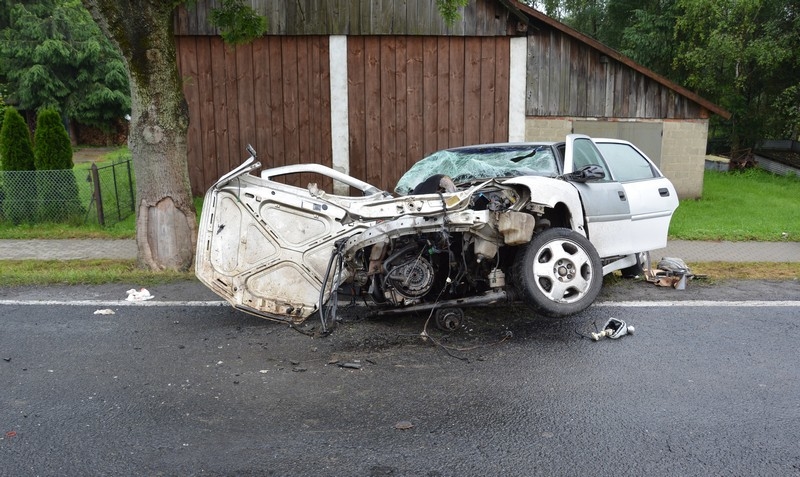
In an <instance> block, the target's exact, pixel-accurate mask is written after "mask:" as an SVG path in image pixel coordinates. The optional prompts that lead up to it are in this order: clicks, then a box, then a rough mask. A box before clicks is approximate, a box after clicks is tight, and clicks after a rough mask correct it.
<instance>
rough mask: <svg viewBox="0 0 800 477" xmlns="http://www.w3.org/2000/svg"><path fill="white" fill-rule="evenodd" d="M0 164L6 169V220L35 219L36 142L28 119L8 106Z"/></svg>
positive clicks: (0, 135) (0, 133) (0, 142)
mask: <svg viewBox="0 0 800 477" xmlns="http://www.w3.org/2000/svg"><path fill="white" fill-rule="evenodd" d="M0 157H2V162H0V166H1V167H2V171H4V172H3V176H4V177H3V179H4V180H3V187H4V194H3V220H7V221H10V222H12V223H14V224H20V223H23V222H33V221H34V220H35V214H36V181H35V179H34V172H32V171H33V170H34V160H33V145H32V144H31V136H30V133H29V131H28V126H27V124H25V119H24V118H23V117H22V115H21V114H20V113H19V111H17V110H16V109H15V108H13V107H7V108H6V113H5V116H4V118H3V127H2V129H0Z"/></svg>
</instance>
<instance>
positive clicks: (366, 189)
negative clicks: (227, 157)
mask: <svg viewBox="0 0 800 477" xmlns="http://www.w3.org/2000/svg"><path fill="white" fill-rule="evenodd" d="M601 150H602V151H603V152H602V153H601ZM249 152H250V154H251V157H250V158H249V159H248V160H247V161H246V162H245V163H244V164H242V165H241V166H240V167H238V168H236V169H235V170H233V171H231V172H230V173H228V174H226V175H225V176H223V177H222V178H220V180H219V181H218V182H217V183H216V184H214V185H213V186H212V187H211V188H210V189H209V191H208V193H207V195H206V197H205V202H204V205H203V212H202V217H201V222H200V231H199V234H198V244H197V257H196V273H197V276H198V278H199V279H200V280H201V281H202V282H203V283H204V284H206V285H207V286H208V287H209V288H211V289H212V290H214V291H215V292H216V293H217V294H219V295H220V296H221V297H223V298H225V299H226V300H227V301H228V302H230V303H231V304H232V305H233V306H234V307H236V308H238V309H240V310H243V311H245V312H248V313H252V314H255V315H258V316H261V317H264V318H268V319H273V320H280V321H285V322H289V323H291V324H295V325H297V324H300V323H302V322H303V321H305V320H306V319H307V318H309V317H310V316H312V315H314V314H315V313H316V314H318V316H319V318H320V319H321V322H322V330H323V331H327V330H328V329H329V328H330V326H331V324H332V320H333V319H334V318H335V311H336V303H337V302H338V296H337V293H339V292H345V291H346V292H348V293H350V294H353V295H356V296H363V297H364V298H365V299H366V300H367V301H368V303H370V304H371V305H374V310H375V312H376V313H377V314H387V313H397V312H410V311H419V310H427V311H429V312H430V313H431V315H432V316H435V318H436V320H435V323H436V324H437V325H438V326H439V327H440V328H445V329H453V328H456V327H457V326H459V323H460V320H461V317H462V316H463V312H462V311H461V309H462V308H463V307H467V306H475V305H487V304H492V303H510V302H515V301H521V302H524V303H526V304H527V305H529V306H530V307H531V308H532V309H533V310H534V311H535V312H536V313H539V314H541V315H546V316H550V317H564V316H567V315H572V314H574V313H578V312H580V311H582V310H584V309H586V308H587V307H588V306H589V305H591V304H592V302H593V301H594V300H595V299H596V297H597V295H598V293H599V291H600V288H601V286H602V282H603V275H605V274H608V273H611V272H613V271H615V270H621V269H625V268H629V267H636V266H637V262H638V260H639V259H638V257H639V255H640V252H645V251H648V250H653V249H657V248H662V247H665V246H666V242H667V231H668V228H669V222H670V219H671V217H672V214H673V212H674V211H675V209H676V207H677V205H678V198H677V195H676V193H675V189H674V187H673V186H672V184H671V183H670V181H669V180H667V179H666V178H665V177H664V176H663V175H662V174H661V172H660V171H659V170H658V168H657V167H656V166H655V165H654V164H653V162H652V161H650V159H648V158H647V157H646V156H645V154H644V153H642V152H641V151H640V150H639V149H637V148H636V147H635V146H633V145H632V144H631V143H629V142H625V141H618V140H611V139H608V140H606V139H603V140H600V139H597V140H593V139H591V138H589V137H587V136H583V135H576V134H573V135H569V136H567V137H566V140H565V141H564V142H540V143H536V142H531V143H506V144H489V145H478V146H468V147H461V148H454V149H448V150H444V151H439V152H437V153H434V154H432V155H431V156H428V157H426V158H424V159H422V160H420V161H419V162H418V163H416V164H415V165H414V166H413V167H412V168H411V169H410V170H409V171H408V172H407V173H406V174H405V175H403V177H402V178H401V179H400V181H399V182H398V184H397V187H396V189H395V195H392V194H390V193H388V192H386V191H383V190H379V189H377V188H376V187H374V186H372V185H370V184H367V183H365V182H363V181H360V180H358V179H356V178H354V177H350V176H348V175H346V174H343V173H341V172H338V171H336V170H333V169H330V168H328V167H325V166H322V165H319V164H298V165H291V166H285V167H278V168H274V169H268V170H264V171H263V172H261V174H260V176H255V175H253V174H250V172H251V171H253V170H255V169H257V168H259V167H260V164H259V163H258V162H257V158H256V153H255V151H253V150H252V149H251V148H250V149H249ZM304 173H305V174H309V173H311V174H316V175H318V176H319V175H321V176H324V177H327V178H330V179H332V182H333V183H339V184H344V185H346V187H349V188H350V190H354V189H355V190H358V191H360V192H361V193H362V195H361V196H357V197H354V196H347V195H341V194H340V195H337V194H334V193H332V191H325V190H321V189H320V188H319V187H317V185H316V184H315V183H312V184H309V185H308V187H307V188H301V187H295V186H292V185H288V184H287V183H285V182H283V181H281V180H280V178H281V177H284V176H288V175H294V174H304ZM329 182H331V181H329ZM332 296H333V298H331V297H332Z"/></svg>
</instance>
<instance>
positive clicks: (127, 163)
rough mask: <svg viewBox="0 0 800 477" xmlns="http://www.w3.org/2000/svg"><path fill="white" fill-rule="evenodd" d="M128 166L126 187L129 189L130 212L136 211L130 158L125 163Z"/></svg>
mask: <svg viewBox="0 0 800 477" xmlns="http://www.w3.org/2000/svg"><path fill="white" fill-rule="evenodd" d="M125 164H126V165H127V166H128V188H129V189H130V191H131V212H136V200H135V199H136V196H134V195H133V171H131V160H130V159H128V161H127V162H126V163H125Z"/></svg>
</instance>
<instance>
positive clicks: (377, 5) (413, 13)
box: [174, 0, 516, 36]
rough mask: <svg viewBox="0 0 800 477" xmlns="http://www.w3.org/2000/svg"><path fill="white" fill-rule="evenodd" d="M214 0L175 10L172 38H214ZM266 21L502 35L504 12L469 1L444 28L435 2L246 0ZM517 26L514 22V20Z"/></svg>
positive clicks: (328, 31)
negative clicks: (211, 18) (210, 20)
mask: <svg viewBox="0 0 800 477" xmlns="http://www.w3.org/2000/svg"><path fill="white" fill-rule="evenodd" d="M219 3H220V2H219V0H196V1H195V2H190V3H189V4H188V5H187V4H186V3H184V4H182V5H181V6H179V7H178V8H177V9H176V14H175V22H174V24H175V34H176V35H190V36H191V35H212V36H214V35H218V34H219V31H218V30H217V29H216V28H214V27H212V26H211V25H209V23H208V12H209V11H210V10H211V9H212V8H216V7H217V6H218V5H219ZM245 3H247V4H249V5H250V6H252V7H253V8H254V9H255V10H256V11H257V12H259V13H260V14H261V15H263V16H265V17H266V18H267V21H268V22H269V27H268V32H267V34H268V35H437V36H438V35H445V36H447V35H456V36H482V35H490V36H491V35H506V34H508V28H509V24H508V23H509V11H508V9H507V8H505V7H504V6H503V5H502V4H501V3H500V2H499V1H497V0H474V1H471V2H470V3H469V5H467V7H465V8H464V9H463V10H462V12H461V18H460V19H459V20H458V21H456V22H455V23H454V24H453V25H447V24H446V23H445V22H444V20H443V19H442V17H441V15H440V14H439V11H438V9H437V8H436V2H434V0H293V1H291V2H276V1H274V0H248V1H246V2H245ZM513 23H514V24H516V21H514V22H513Z"/></svg>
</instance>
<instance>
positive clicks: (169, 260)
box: [82, 0, 197, 271]
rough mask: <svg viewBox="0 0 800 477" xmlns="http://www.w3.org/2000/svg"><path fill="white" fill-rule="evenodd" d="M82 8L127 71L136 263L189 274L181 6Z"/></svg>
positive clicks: (122, 2)
mask: <svg viewBox="0 0 800 477" xmlns="http://www.w3.org/2000/svg"><path fill="white" fill-rule="evenodd" d="M82 1H83V4H84V6H86V8H87V9H88V10H89V11H90V12H91V13H92V16H93V17H94V19H95V21H96V22H97V23H98V24H99V25H100V28H101V29H102V30H103V31H104V32H105V34H106V36H108V37H109V38H110V39H111V40H112V41H113V42H114V43H116V45H117V47H118V48H119V49H120V51H121V52H122V55H123V57H124V58H125V60H126V62H127V66H128V75H129V77H130V85H131V109H132V111H131V121H130V133H129V135H128V146H129V148H130V151H131V156H132V157H133V164H134V170H135V172H136V198H137V202H138V203H137V205H136V243H137V245H138V248H139V262H140V264H141V265H143V266H146V267H149V268H150V269H153V270H163V269H170V270H182V271H185V270H188V269H189V268H191V266H192V260H193V259H194V250H195V241H196V238H197V218H196V214H195V210H194V204H193V201H192V192H191V186H190V184H189V170H188V165H187V152H186V151H187V150H186V133H187V128H188V122H189V115H188V111H187V105H186V100H185V98H184V96H183V89H182V85H181V80H180V75H179V73H178V64H177V58H176V49H175V39H174V36H173V23H172V14H173V10H174V7H175V5H176V4H177V2H172V1H165V0H82Z"/></svg>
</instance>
